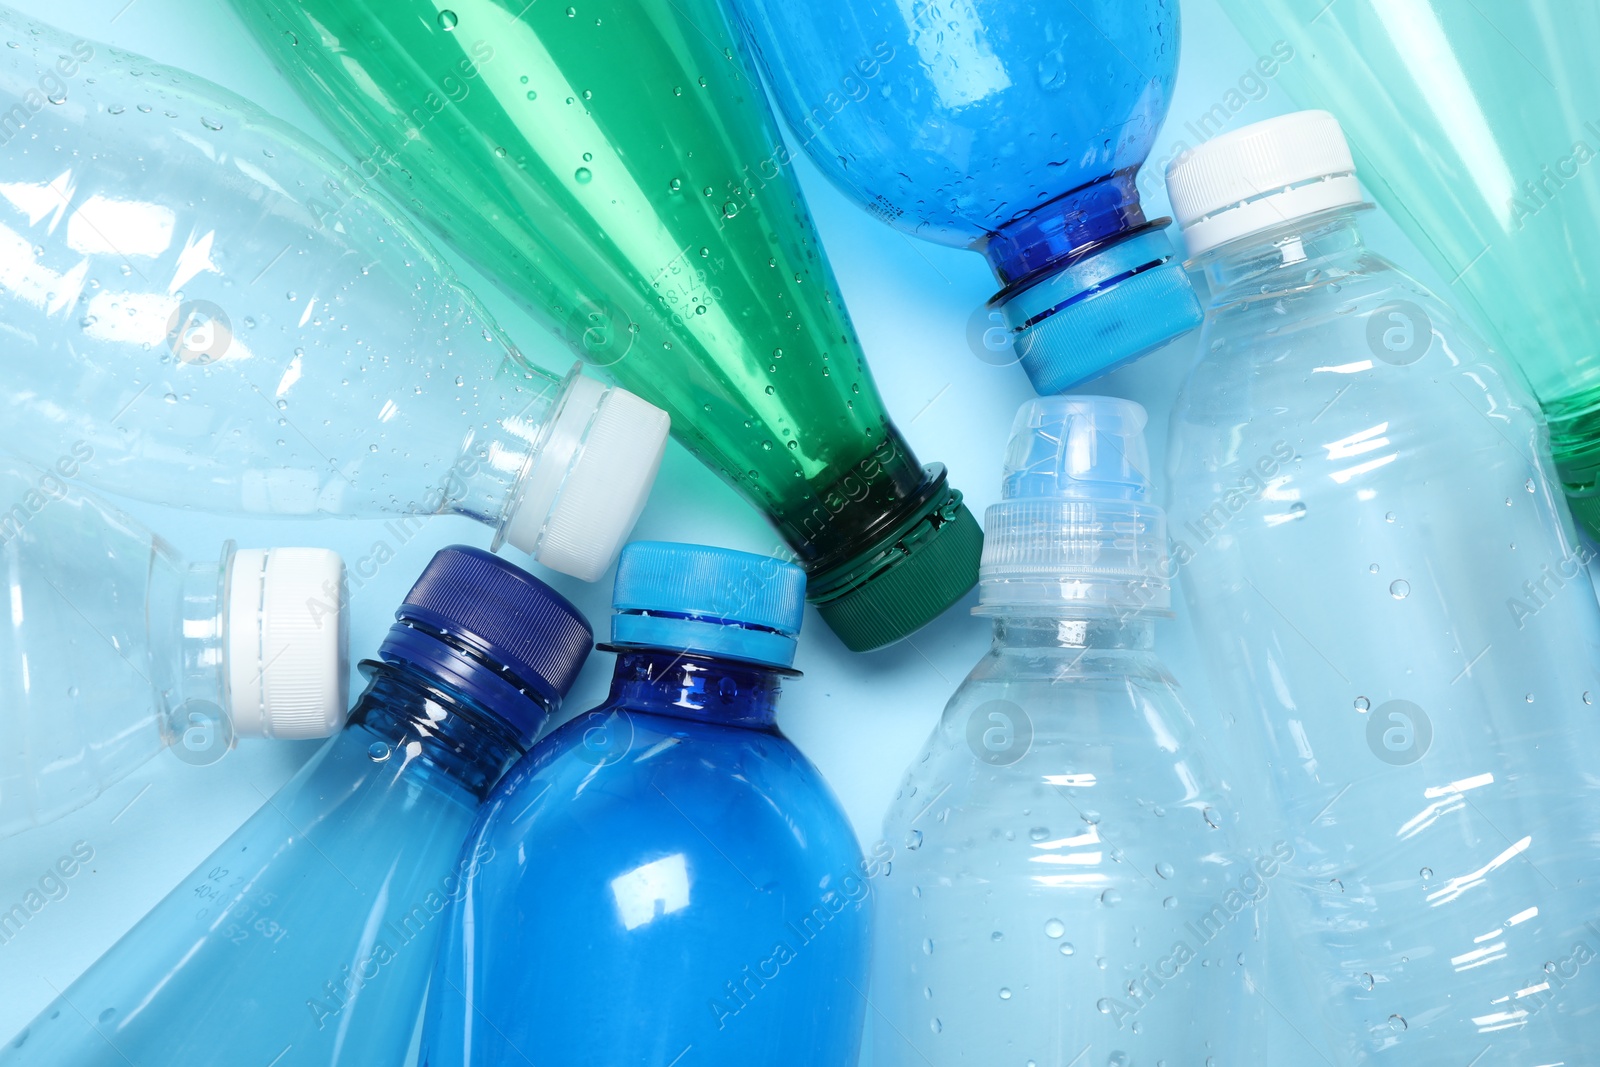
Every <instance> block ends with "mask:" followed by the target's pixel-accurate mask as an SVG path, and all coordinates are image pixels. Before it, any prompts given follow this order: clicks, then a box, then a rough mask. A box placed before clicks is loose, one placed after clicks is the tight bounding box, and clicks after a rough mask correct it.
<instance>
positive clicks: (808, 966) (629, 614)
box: [423, 542, 881, 1067]
mask: <svg viewBox="0 0 1600 1067" xmlns="http://www.w3.org/2000/svg"><path fill="white" fill-rule="evenodd" d="M614 602H615V606H616V609H617V614H616V616H615V618H614V619H613V622H612V644H611V646H610V648H611V649H612V650H613V651H615V652H616V653H617V665H616V674H615V676H614V678H613V680H612V684H611V695H610V698H609V699H608V700H607V701H606V702H605V703H604V704H602V705H601V706H600V707H598V708H596V709H594V710H593V711H590V712H588V713H587V714H585V715H581V716H579V717H578V718H577V719H575V720H573V721H572V722H569V723H567V724H566V725H565V726H563V727H562V728H561V729H559V730H557V731H556V732H555V733H553V734H551V735H550V737H549V738H547V739H546V740H545V741H544V742H542V743H541V744H540V745H539V746H538V747H537V748H535V750H534V751H533V752H532V753H530V754H529V755H528V757H527V758H525V759H524V760H523V761H522V762H521V763H519V764H518V765H517V766H516V767H515V768H514V769H513V770H512V771H511V773H510V774H508V775H507V776H506V780H505V781H504V782H503V783H502V784H501V786H500V787H499V788H497V789H496V790H495V793H494V796H493V797H491V798H490V801H489V803H488V804H487V805H486V806H485V808H484V810H483V812H482V814H481V815H480V816H479V818H478V822H477V825H476V827H475V829H474V830H473V832H472V835H471V836H470V837H469V839H468V841H467V845H466V848H465V851H464V852H463V856H464V857H473V856H480V855H492V856H493V859H492V860H489V861H487V862H483V863H480V864H477V865H469V869H468V870H467V874H466V890H465V893H464V894H463V896H462V898H461V899H460V900H459V901H457V902H456V903H455V904H453V905H452V907H451V911H450V914H449V916H448V920H449V922H448V927H447V929H446V933H445V940H444V942H443V944H442V945H441V947H440V955H439V965H438V968H437V969H436V971H435V972H434V979H433V985H432V987H431V989H430V992H429V997H428V1019H427V1026H426V1029H425V1032H424V1037H423V1063H424V1064H426V1065H427V1067H453V1065H466V1064H471V1065H473V1067H489V1065H496V1067H500V1065H507V1064H516V1065H520V1064H529V1063H531V1064H538V1065H539V1067H579V1065H582V1067H624V1065H626V1067H636V1065H639V1064H650V1065H654V1067H668V1065H669V1064H671V1065H677V1067H686V1065H688V1064H695V1065H697V1067H720V1065H728V1067H734V1065H738V1067H750V1065H752V1064H760V1065H762V1067H785V1065H790V1064H792V1065H795V1067H802V1065H803V1067H850V1065H853V1064H854V1063H855V1061H856V1053H857V1050H858V1047H859V1042H860V1031H861V1024H862V1020H863V1016H864V1012H865V1009H866V1001H865V999H864V994H865V992H866V985H865V982H866V974H867V970H866V968H867V956H868V936H869V929H868V919H869V914H870V910H869V909H870V896H871V888H870V885H869V879H870V878H871V876H872V875H873V874H875V873H877V872H878V870H879V869H880V868H879V866H878V865H869V864H867V863H866V862H864V861H863V860H862V857H861V852H860V849H859V848H858V847H857V845H856V839H855V834H854V833H853V831H852V830H851V828H850V824H849V823H848V822H847V821H846V819H845V816H844V813H843V812H842V811H841V810H840V809H839V804H838V802H837V801H836V800H835V799H834V796H833V793H832V792H831V791H830V790H829V788H828V786H827V785H826V783H824V782H823V780H822V778H821V776H820V775H819V774H818V773H817V770H816V768H815V767H813V766H812V765H811V764H810V763H809V762H808V761H807V760H806V758H805V757H804V756H802V755H801V754H800V752H799V751H798V750H797V749H796V748H795V747H794V745H793V744H792V743H790V741H789V740H788V739H787V738H785V737H784V736H783V734H781V733H780V732H779V731H778V728H777V725H776V721H775V716H776V712H777V700H778V689H779V683H780V681H781V680H782V678H783V677H784V676H785V675H790V674H793V672H792V671H790V670H789V669H788V667H789V665H790V664H791V663H792V662H793V658H794V648H795V635H796V634H797V633H798V632H799V629H800V619H801V609H802V608H803V606H804V602H805V575H804V573H803V572H802V571H801V570H800V569H799V568H798V567H794V566H791V565H790V564H787V563H780V562H778V561H777V560H774V559H768V558H765V557H762V556H752V555H748V554H746V553H743V552H730V551H727V550H725V549H717V548H702V547H699V546H694V545H673V544H662V543H654V542H640V543H635V544H632V545H629V546H627V547H626V548H625V549H623V552H622V557H621V561H620V562H619V564H618V569H617V583H616V592H615V597H614ZM880 862H881V861H880Z"/></svg>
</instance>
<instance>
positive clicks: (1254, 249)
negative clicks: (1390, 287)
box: [1200, 208, 1366, 303]
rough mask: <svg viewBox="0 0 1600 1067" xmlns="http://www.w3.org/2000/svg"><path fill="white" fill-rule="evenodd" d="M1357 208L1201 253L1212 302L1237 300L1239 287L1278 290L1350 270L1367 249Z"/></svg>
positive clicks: (1253, 293) (1253, 292)
mask: <svg viewBox="0 0 1600 1067" xmlns="http://www.w3.org/2000/svg"><path fill="white" fill-rule="evenodd" d="M1357 210H1360V209H1359V208H1339V209H1337V210H1335V211H1330V212H1324V213H1322V214H1320V215H1313V216H1311V217H1310V218H1304V219H1295V220H1293V221H1291V222H1288V223H1285V224H1284V225H1282V226H1280V227H1277V228H1276V229H1272V230H1268V231H1266V232H1264V233H1260V234H1255V235H1252V236H1250V237H1245V238H1241V239H1239V240H1237V241H1233V242H1230V243H1228V244H1225V245H1223V246H1222V247H1220V248H1217V249H1214V250H1213V251H1211V252H1208V253H1206V254H1205V255H1203V256H1201V257H1200V263H1201V265H1202V266H1203V267H1204V269H1205V273H1206V279H1207V280H1208V281H1209V282H1210V283H1211V291H1212V294H1213V297H1212V300H1213V303H1228V302H1232V301H1234V300H1238V299H1240V298H1241V290H1247V291H1248V295H1249V296H1261V295H1277V294H1281V293H1285V292H1289V291H1291V290H1294V289H1305V288H1312V287H1315V286H1319V285H1326V284H1328V283H1329V282H1330V281H1332V280H1335V279H1337V278H1338V277H1339V276H1341V275H1343V274H1347V273H1350V272H1351V271H1353V270H1354V269H1355V264H1354V261H1355V260H1357V259H1359V258H1360V257H1361V256H1362V255H1363V254H1365V252H1366V245H1365V244H1364V243H1363V242H1362V239H1361V230H1360V229H1359V227H1358V226H1357V225H1356V214H1355V213H1356V211H1357Z"/></svg>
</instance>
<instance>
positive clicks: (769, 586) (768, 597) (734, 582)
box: [611, 541, 806, 667]
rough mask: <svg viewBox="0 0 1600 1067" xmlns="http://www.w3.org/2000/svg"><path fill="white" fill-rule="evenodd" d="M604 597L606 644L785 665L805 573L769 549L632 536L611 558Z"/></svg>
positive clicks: (801, 611)
mask: <svg viewBox="0 0 1600 1067" xmlns="http://www.w3.org/2000/svg"><path fill="white" fill-rule="evenodd" d="M611 603H612V606H613V607H614V608H616V611H617V613H616V615H615V616H613V617H612V620H611V643H612V644H613V645H617V646H620V647H625V648H627V647H648V648H663V649H669V650H671V651H674V652H688V653H698V654H700V655H705V656H716V657H718V658H721V659H734V660H742V661H745V662H749V663H759V664H762V665H763V666H768V667H789V666H791V665H792V664H793V663H794V650H795V644H796V641H795V637H796V635H798V634H799V633H800V623H801V620H802V619H803V618H804V616H805V606H806V574H805V571H803V570H801V569H800V568H799V567H796V566H795V565H794V564H792V563H784V562H783V561H782V560H777V559H773V558H772V557H771V556H757V555H752V554H751V553H749V552H735V551H733V550H731V549H726V548H709V547H707V546H705V545H680V544H672V543H670V542H666V541H635V542H634V543H633V544H630V545H628V546H627V547H626V548H624V549H623V550H622V556H621V558H620V559H618V561H617V584H616V587H615V590H614V592H613V593H612V597H611Z"/></svg>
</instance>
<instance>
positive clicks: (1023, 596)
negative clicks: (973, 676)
mask: <svg viewBox="0 0 1600 1067" xmlns="http://www.w3.org/2000/svg"><path fill="white" fill-rule="evenodd" d="M1147 418H1148V416H1147V415H1146V414H1145V410H1144V408H1142V407H1140V406H1139V405H1138V404H1135V403H1134V402H1133V401H1131V400H1119V399H1117V398H1115V397H1108V396H1048V397H1040V398H1038V399H1036V400H1030V401H1028V402H1027V403H1026V404H1024V405H1022V408H1021V410H1020V411H1018V412H1017V418H1016V421H1015V422H1014V423H1012V426H1011V443H1010V444H1009V445H1007V446H1006V466H1005V477H1004V480H1003V481H1002V482H1001V488H1000V496H1001V500H1000V503H998V504H995V505H993V506H991V507H990V508H989V511H988V513H987V514H986V515H985V516H984V524H983V525H984V537H983V562H982V564H981V565H980V567H979V569H978V607H977V608H975V609H973V610H974V613H975V614H979V615H993V614H999V613H1001V612H1005V613H1008V614H1016V613H1018V612H1026V611H1028V610H1038V611H1039V612H1040V613H1041V614H1043V615H1054V614H1058V613H1059V612H1060V611H1061V610H1062V609H1065V608H1072V609H1076V610H1087V611H1090V612H1093V613H1095V614H1113V615H1116V614H1145V613H1148V614H1165V613H1166V612H1167V609H1168V608H1170V607H1171V604H1172V592H1171V579H1172V570H1171V566H1170V562H1169V560H1168V556H1167V519H1166V514H1165V513H1164V512H1163V511H1162V510H1161V509H1160V508H1159V507H1157V506H1155V505H1154V504H1151V503H1149V502H1148V500H1147V498H1148V496H1149V495H1150V475H1149V470H1150V453H1149V449H1148V447H1147V446H1146V444H1145V439H1144V427H1145V422H1146V421H1147Z"/></svg>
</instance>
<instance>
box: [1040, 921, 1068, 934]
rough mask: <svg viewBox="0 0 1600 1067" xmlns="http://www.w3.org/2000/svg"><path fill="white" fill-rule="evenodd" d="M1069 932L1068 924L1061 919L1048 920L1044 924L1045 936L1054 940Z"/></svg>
mask: <svg viewBox="0 0 1600 1067" xmlns="http://www.w3.org/2000/svg"><path fill="white" fill-rule="evenodd" d="M1066 932H1067V924H1066V923H1064V922H1062V921H1061V920H1060V919H1046V920H1045V923H1044V936H1046V937H1048V938H1051V939H1054V938H1058V937H1060V936H1061V935H1062V934H1064V933H1066Z"/></svg>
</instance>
